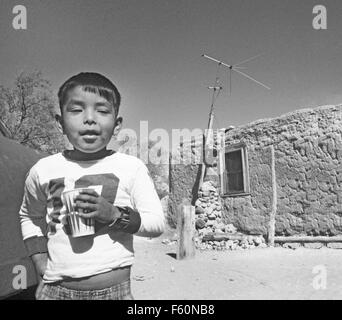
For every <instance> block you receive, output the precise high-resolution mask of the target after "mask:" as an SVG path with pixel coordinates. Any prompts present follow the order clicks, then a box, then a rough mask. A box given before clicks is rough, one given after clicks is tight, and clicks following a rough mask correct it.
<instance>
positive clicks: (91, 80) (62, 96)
mask: <svg viewBox="0 0 342 320" xmlns="http://www.w3.org/2000/svg"><path fill="white" fill-rule="evenodd" d="M77 86H81V87H82V89H83V90H84V91H88V92H93V93H96V94H98V95H100V96H101V97H103V98H105V99H106V100H108V101H109V102H111V103H112V104H113V106H114V110H115V113H116V115H117V114H118V113H119V107H120V102H121V96H120V93H119V91H118V89H117V88H116V86H115V85H114V84H113V82H111V81H110V80H109V79H107V78H106V77H105V76H103V75H102V74H99V73H95V72H81V73H79V74H77V75H75V76H72V77H71V78H69V79H68V80H67V81H65V82H64V83H63V84H62V86H61V87H60V88H59V90H58V100H59V107H60V109H61V113H63V106H64V104H65V103H66V99H67V96H68V92H69V91H70V90H72V89H74V88H75V87H77Z"/></svg>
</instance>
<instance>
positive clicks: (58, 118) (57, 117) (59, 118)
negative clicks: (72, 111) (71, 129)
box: [55, 114, 64, 134]
mask: <svg viewBox="0 0 342 320" xmlns="http://www.w3.org/2000/svg"><path fill="white" fill-rule="evenodd" d="M55 120H56V122H57V128H58V130H59V131H60V132H61V133H63V134H64V127H63V118H62V116H61V115H59V114H56V115H55Z"/></svg>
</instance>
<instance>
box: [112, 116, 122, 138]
mask: <svg viewBox="0 0 342 320" xmlns="http://www.w3.org/2000/svg"><path fill="white" fill-rule="evenodd" d="M121 128H122V117H117V118H116V120H115V127H114V131H113V136H117V135H118V134H119V132H120V130H121Z"/></svg>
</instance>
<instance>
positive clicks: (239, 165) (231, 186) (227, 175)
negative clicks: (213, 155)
mask: <svg viewBox="0 0 342 320" xmlns="http://www.w3.org/2000/svg"><path fill="white" fill-rule="evenodd" d="M221 157H222V162H223V163H222V169H221V186H222V187H221V190H222V194H223V195H228V196H234V195H243V194H248V193H249V177H248V163H247V150H246V146H245V145H241V144H239V145H235V146H229V147H226V148H225V150H224V153H223V152H222V156H221Z"/></svg>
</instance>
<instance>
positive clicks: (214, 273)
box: [132, 235, 342, 300]
mask: <svg viewBox="0 0 342 320" xmlns="http://www.w3.org/2000/svg"><path fill="white" fill-rule="evenodd" d="M168 236H170V235H163V236H162V237H159V238H155V239H147V238H139V237H136V238H135V240H134V249H135V254H136V261H135V265H134V267H133V271H132V291H133V295H134V297H135V299H137V300H140V299H146V300H171V299H180V300H188V299H194V300H207V299H214V300H231V299H253V300H254V299H267V300H273V299H290V300H293V299H342V273H341V265H342V250H338V249H329V248H326V247H324V248H321V249H307V248H299V249H296V250H292V249H285V248H281V247H276V248H264V249H261V248H260V249H250V250H248V249H247V250H238V251H199V250H196V255H195V258H193V259H189V260H177V259H176V250H177V247H176V244H172V245H170V244H169V245H166V244H163V243H162V240H163V239H165V238H168ZM325 271H326V272H325ZM325 275H326V278H324V276H325ZM317 277H319V278H317ZM322 279H323V281H321V280H322ZM324 279H326V282H325V283H324V281H325V280H324ZM314 284H320V285H321V286H320V289H317V286H314ZM324 287H325V288H324ZM315 288H316V289H315Z"/></svg>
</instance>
